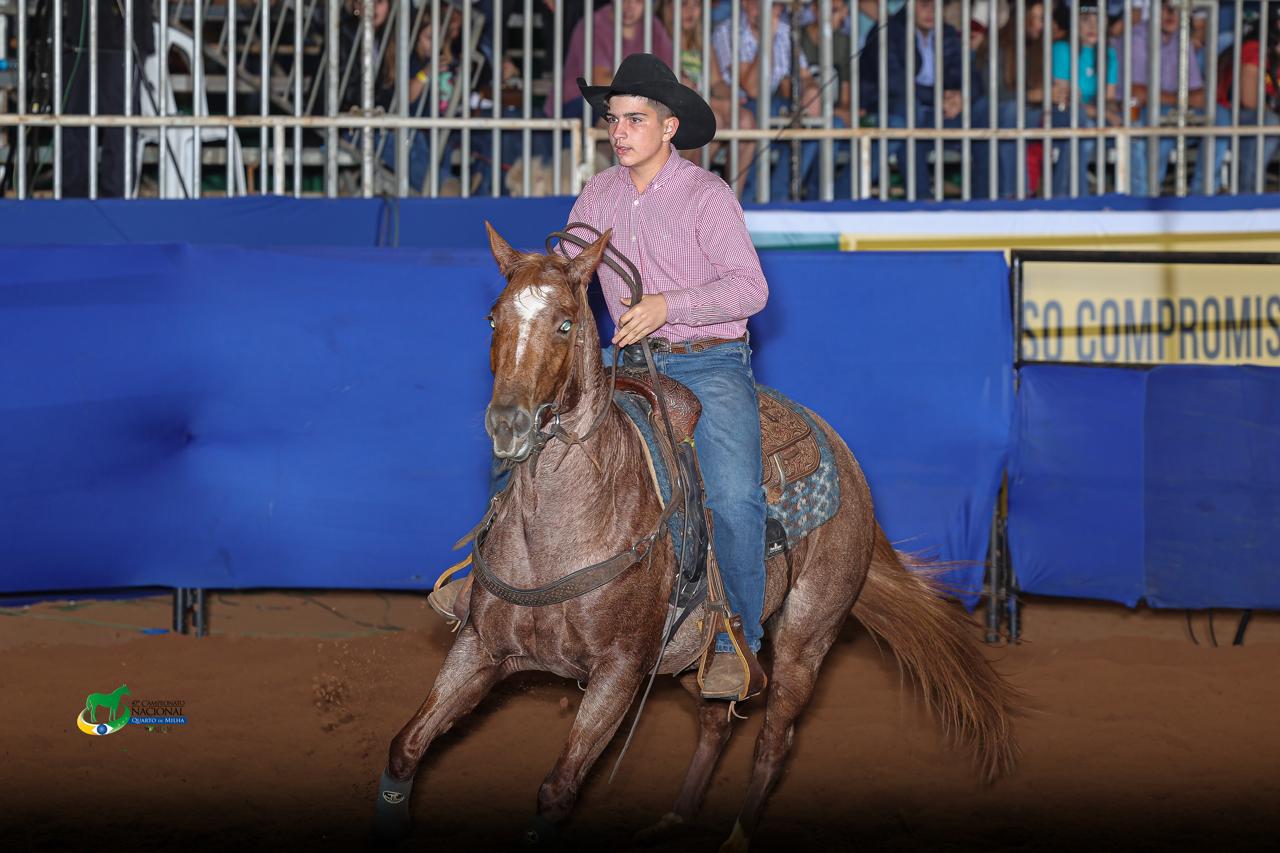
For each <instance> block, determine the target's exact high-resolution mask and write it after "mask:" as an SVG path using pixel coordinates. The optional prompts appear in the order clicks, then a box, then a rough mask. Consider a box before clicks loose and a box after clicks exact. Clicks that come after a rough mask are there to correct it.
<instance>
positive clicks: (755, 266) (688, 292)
mask: <svg viewBox="0 0 1280 853" xmlns="http://www.w3.org/2000/svg"><path fill="white" fill-rule="evenodd" d="M569 221H570V222H585V223H587V224H588V225H591V226H593V227H595V228H597V229H599V230H600V231H604V230H605V229H606V228H612V229H613V245H614V247H615V248H617V249H618V250H619V251H621V252H622V253H623V254H625V255H626V256H627V257H628V258H630V259H631V261H632V263H634V264H635V265H636V266H637V267H638V268H639V270H640V277H641V280H642V282H643V284H644V292H645V293H661V294H664V295H665V296H666V298H667V323H666V325H664V326H662V327H661V328H659V329H658V330H657V331H656V332H654V335H655V336H656V337H660V338H666V339H667V340H670V341H687V340H693V339H695V338H737V337H740V336H742V335H743V334H745V333H746V331H747V318H748V317H750V316H751V315H752V314H755V313H756V312H758V311H759V310H760V309H761V308H763V307H764V304H765V302H766V301H767V300H768V298H769V285H768V283H767V282H765V280H764V273H763V272H762V271H761V269H760V258H759V256H758V255H756V250H755V246H753V245H752V243H751V235H750V234H748V233H747V224H746V220H744V219H743V216H742V207H741V206H740V205H739V204H738V199H737V197H736V196H735V195H734V194H733V190H731V189H730V188H729V185H728V184H726V183H725V182H724V181H723V180H721V179H720V178H719V177H717V176H716V175H713V174H711V173H710V172H708V171H707V170H706V169H703V168H702V167H701V166H698V165H696V164H694V163H691V162H690V161H688V160H686V159H684V158H683V157H681V156H680V153H679V152H678V151H676V150H675V148H672V149H671V156H670V157H668V158H667V162H666V163H665V164H663V166H662V168H661V169H660V170H659V171H658V174H657V175H655V176H654V179H653V181H652V182H651V183H650V184H649V186H648V187H647V188H646V189H645V191H644V192H642V193H641V192H636V187H635V184H633V183H632V182H631V174H630V171H629V170H628V169H627V168H626V167H625V166H614V167H612V168H610V169H606V170H605V171H603V172H600V173H599V174H598V175H596V176H595V177H593V178H592V179H591V180H589V181H587V185H586V186H585V187H583V188H582V193H581V194H580V195H579V196H578V201H577V202H576V203H575V204H574V205H573V211H572V212H571V213H570V214H569ZM579 236H584V237H585V236H586V235H584V234H580V235H579ZM568 248H569V249H570V253H571V254H573V255H576V254H577V251H578V250H577V249H576V248H572V247H568ZM600 283H601V285H602V286H603V288H604V297H605V303H606V304H607V305H608V307H609V315H610V316H611V317H613V322H614V323H615V324H616V323H617V322H618V317H620V316H621V315H622V313H623V312H624V311H626V310H627V306H625V305H623V304H622V301H621V300H622V297H624V296H630V295H631V291H630V290H629V289H628V288H627V286H626V285H625V284H623V283H622V279H621V278H619V277H618V274H617V273H615V272H614V271H613V270H611V269H609V268H608V267H606V266H605V265H604V264H601V265H600Z"/></svg>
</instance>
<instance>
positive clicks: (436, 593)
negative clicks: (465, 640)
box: [427, 554, 471, 631]
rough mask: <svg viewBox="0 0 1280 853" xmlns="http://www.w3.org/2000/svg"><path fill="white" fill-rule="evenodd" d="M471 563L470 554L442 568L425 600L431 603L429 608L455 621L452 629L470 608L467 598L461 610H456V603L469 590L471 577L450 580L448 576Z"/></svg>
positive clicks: (445, 618) (459, 624)
mask: <svg viewBox="0 0 1280 853" xmlns="http://www.w3.org/2000/svg"><path fill="white" fill-rule="evenodd" d="M469 565H471V555H469V554H468V555H467V558H466V559H464V560H462V561H460V562H458V563H454V564H453V565H452V566H450V567H449V568H447V569H445V570H444V573H443V574H441V575H440V577H439V578H437V579H436V583H435V586H434V587H433V588H432V590H431V593H430V595H428V596H427V602H428V603H429V604H430V605H431V609H432V610H434V611H435V612H436V613H438V614H440V616H441V617H442V618H444V620H445V621H447V622H456V623H457V624H456V625H455V626H454V630H455V631H456V630H457V629H458V628H460V627H461V626H462V623H463V622H464V621H465V620H466V617H467V611H469V610H470V609H471V608H470V606H469V605H470V601H469V599H468V600H467V605H468V606H467V607H466V608H465V609H464V610H463V612H461V613H459V612H458V604H459V602H460V601H461V600H463V599H464V596H466V594H467V593H469V592H470V591H471V577H470V576H468V577H465V578H463V579H461V580H455V581H450V580H449V578H451V577H453V576H454V575H456V574H457V573H458V572H460V571H462V570H463V569H465V568H466V567H467V566H469Z"/></svg>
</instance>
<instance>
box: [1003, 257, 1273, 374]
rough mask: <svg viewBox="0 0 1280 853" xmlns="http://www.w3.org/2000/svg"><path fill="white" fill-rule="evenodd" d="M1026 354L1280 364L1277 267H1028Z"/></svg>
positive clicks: (1102, 360) (1084, 359)
mask: <svg viewBox="0 0 1280 853" xmlns="http://www.w3.org/2000/svg"><path fill="white" fill-rule="evenodd" d="M1021 355H1022V358H1023V360H1024V361H1055V362H1079V363H1085V364H1090V363H1096V364H1263V365H1280V267H1277V266H1267V265H1243V264H1241V265H1233V264H1222V265H1217V264H1213V265H1200V264H1197V265H1192V264H1168V263H1151V264H1133V263H1124V264H1120V263H1074V262H1073V263H1064V262H1059V261H1027V262H1025V263H1024V265H1023V301H1022V353H1021Z"/></svg>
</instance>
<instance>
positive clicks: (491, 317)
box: [485, 314, 498, 329]
mask: <svg viewBox="0 0 1280 853" xmlns="http://www.w3.org/2000/svg"><path fill="white" fill-rule="evenodd" d="M485 319H486V320H488V321H489V328H490V329H496V328H498V324H497V323H495V322H493V315H492V314H490V315H489V316H488V317H485Z"/></svg>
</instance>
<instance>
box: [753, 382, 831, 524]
mask: <svg viewBox="0 0 1280 853" xmlns="http://www.w3.org/2000/svg"><path fill="white" fill-rule="evenodd" d="M756 394H757V396H758V397H759V398H760V423H761V427H760V429H761V433H762V436H761V438H762V445H763V441H764V436H763V433H764V431H765V429H766V427H765V425H764V422H765V418H766V417H767V415H766V414H765V412H766V409H767V408H772V407H778V406H780V407H782V408H784V409H786V411H787V412H788V413H794V415H796V416H798V417H799V418H801V419H803V421H804V423H805V425H806V426H808V428H809V429H808V434H807V435H799V437H797V438H795V439H793V441H792V443H791V444H790V445H783V446H782V450H783V459H782V460H781V464H782V468H783V472H784V473H785V474H786V483H785V484H782V485H781V488H779V489H778V490H777V491H776V493H775V494H768V495H767V497H768V508H767V513H768V516H769V517H770V518H773V519H776V520H777V521H778V523H779V524H781V525H782V526H783V528H784V529H785V530H786V531H787V541H788V542H790V543H795V542H798V541H799V540H800V539H803V538H804V537H805V536H807V535H809V534H810V533H812V532H813V531H814V530H816V529H817V528H819V527H821V526H822V525H823V524H824V523H826V522H827V521H829V520H830V519H831V517H832V516H833V515H835V514H836V510H838V509H839V508H840V476H839V472H838V471H837V470H836V460H835V455H834V454H833V453H832V452H831V445H830V443H829V442H828V441H827V437H826V435H825V434H824V433H823V432H822V430H821V429H819V427H818V424H817V422H816V421H814V419H813V417H812V415H811V413H810V412H809V410H808V409H806V408H805V407H804V406H801V405H800V404H799V403H797V402H795V401H794V400H792V399H790V398H789V397H787V396H786V395H784V394H782V393H781V392H779V391H777V390H775V389H773V388H770V387H768V386H767V385H757V386H756ZM795 432H797V433H798V432H799V431H798V430H795ZM805 445H808V448H805V447H804V446H805ZM813 448H816V453H815V452H814V449H813ZM774 453H775V458H776V456H777V453H778V451H774ZM788 453H789V454H790V456H788V455H787V454H788ZM815 455H816V457H817V465H811V461H812V457H813V456H815ZM789 460H790V461H789ZM771 464H772V462H771V460H770V459H769V458H768V457H766V458H765V466H766V468H765V480H766V483H767V482H768V478H769V474H768V466H770V465H771ZM793 465H794V467H792V466H793ZM806 469H808V473H803V474H797V475H796V479H794V480H793V479H792V473H791V472H795V471H804V470H806ZM776 473H777V472H776V469H775V476H776Z"/></svg>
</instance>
